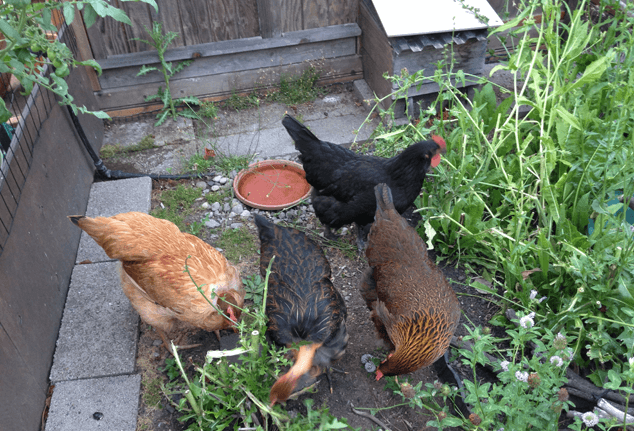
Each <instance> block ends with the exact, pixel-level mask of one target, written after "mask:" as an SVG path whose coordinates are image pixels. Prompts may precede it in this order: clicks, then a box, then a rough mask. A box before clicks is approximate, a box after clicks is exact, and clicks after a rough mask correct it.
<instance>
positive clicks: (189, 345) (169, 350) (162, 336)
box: [154, 328, 220, 356]
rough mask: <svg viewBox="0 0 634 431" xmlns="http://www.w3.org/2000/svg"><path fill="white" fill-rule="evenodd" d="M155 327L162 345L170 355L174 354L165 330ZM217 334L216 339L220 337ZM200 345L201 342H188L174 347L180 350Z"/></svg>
mask: <svg viewBox="0 0 634 431" xmlns="http://www.w3.org/2000/svg"><path fill="white" fill-rule="evenodd" d="M154 329H156V332H158V334H159V336H160V337H161V339H162V340H163V346H165V348H166V349H167V351H168V352H170V353H171V354H172V356H176V355H175V354H174V352H173V351H172V347H171V346H172V343H171V342H170V339H169V338H167V335H165V332H163V331H162V330H160V329H158V328H154ZM216 335H218V339H220V335H219V334H216ZM199 346H202V344H188V345H186V346H179V345H176V347H178V348H179V349H180V350H184V349H193V348H194V347H199Z"/></svg>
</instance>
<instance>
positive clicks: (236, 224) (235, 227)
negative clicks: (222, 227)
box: [231, 223, 242, 229]
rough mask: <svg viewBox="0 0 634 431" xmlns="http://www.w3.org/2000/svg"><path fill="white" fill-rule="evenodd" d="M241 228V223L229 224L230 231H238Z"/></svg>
mask: <svg viewBox="0 0 634 431" xmlns="http://www.w3.org/2000/svg"><path fill="white" fill-rule="evenodd" d="M241 227H242V223H231V229H240V228H241Z"/></svg>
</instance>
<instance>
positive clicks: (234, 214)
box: [227, 211, 237, 218]
mask: <svg viewBox="0 0 634 431" xmlns="http://www.w3.org/2000/svg"><path fill="white" fill-rule="evenodd" d="M236 215H237V214H236V213H234V212H233V211H231V212H230V213H229V215H228V216H227V217H229V218H234V217H235V216H236Z"/></svg>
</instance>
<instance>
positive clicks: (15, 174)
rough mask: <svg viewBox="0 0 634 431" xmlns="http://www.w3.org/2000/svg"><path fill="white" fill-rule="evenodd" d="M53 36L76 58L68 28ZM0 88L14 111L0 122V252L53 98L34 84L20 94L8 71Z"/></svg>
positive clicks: (6, 102) (72, 34) (63, 27)
mask: <svg viewBox="0 0 634 431" xmlns="http://www.w3.org/2000/svg"><path fill="white" fill-rule="evenodd" d="M57 37H58V40H59V41H61V42H63V43H65V44H66V45H67V46H68V47H69V48H70V49H71V51H72V52H73V54H74V55H75V57H77V53H78V50H77V42H76V39H75V34H74V32H73V30H72V28H71V27H69V26H68V25H66V23H64V22H61V24H60V26H59V31H58V35H57ZM48 69H49V68H48V67H47V68H46V69H45V71H44V72H43V73H45V74H48V73H50V71H49V70H48ZM0 89H1V90H2V91H3V92H4V95H3V99H4V102H5V104H6V106H7V107H8V108H9V110H10V111H11V112H12V113H13V114H14V115H13V117H11V119H10V120H9V121H7V122H6V123H4V124H2V125H0V255H1V254H2V252H3V251H4V247H5V245H6V242H7V240H8V239H9V234H10V233H11V227H12V225H13V221H14V218H15V215H16V213H17V210H18V206H19V204H20V196H21V194H22V191H23V189H24V186H25V184H26V180H27V178H28V175H29V171H30V169H31V164H32V162H33V155H34V153H35V152H36V151H37V145H38V144H37V143H38V138H39V137H40V129H41V126H42V124H43V123H44V122H45V121H46V120H47V118H48V117H49V115H50V113H51V110H52V107H53V106H54V104H55V103H57V100H56V96H55V95H54V94H53V93H52V92H50V91H48V90H46V89H44V88H42V87H40V86H38V85H35V86H34V88H33V91H31V94H29V95H24V94H23V92H24V90H23V88H22V87H21V86H20V85H19V82H18V81H17V80H16V79H15V78H13V77H12V76H11V75H10V74H2V76H0ZM41 141H42V140H40V141H39V142H40V143H41Z"/></svg>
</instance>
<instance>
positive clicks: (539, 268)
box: [375, 0, 634, 429]
mask: <svg viewBox="0 0 634 431" xmlns="http://www.w3.org/2000/svg"><path fill="white" fill-rule="evenodd" d="M587 5H588V2H587V1H582V2H580V4H579V6H578V9H577V10H574V11H572V13H571V11H567V14H568V15H569V16H570V17H571V20H570V23H569V24H564V23H562V22H560V19H561V10H562V8H567V4H566V3H565V2H562V1H559V0H548V1H530V2H520V7H519V10H520V14H519V15H518V16H517V17H515V18H513V19H512V20H510V21H509V22H508V23H506V24H505V25H503V26H501V27H499V28H497V29H495V30H493V31H492V32H491V34H492V35H495V34H497V33H499V32H503V31H507V30H510V31H511V32H512V33H513V36H514V37H517V38H518V45H517V47H516V49H515V50H514V51H513V52H510V53H509V61H508V64H501V65H499V66H497V67H496V68H495V69H494V70H493V72H492V73H494V72H495V71H496V70H498V69H501V70H505V71H507V72H509V73H510V75H511V76H513V77H514V78H513V85H512V87H513V88H512V91H508V90H506V89H504V88H498V90H500V91H501V92H502V93H504V92H506V98H505V99H504V100H502V101H499V100H497V98H496V94H495V91H494V90H495V88H494V86H495V84H494V83H492V82H488V81H487V80H486V79H481V78H479V77H476V76H470V75H468V74H466V73H464V72H463V71H455V72H454V71H452V70H451V67H452V54H451V53H450V52H449V53H448V54H447V56H446V61H445V62H444V63H442V64H439V65H438V68H437V70H436V72H435V74H434V75H433V76H425V74H426V71H419V72H416V73H414V74H411V75H409V74H407V73H402V74H401V75H400V76H395V77H392V78H391V79H392V80H393V82H394V85H395V87H397V88H399V91H398V93H397V94H396V95H395V96H396V97H397V98H398V97H404V96H405V95H406V94H407V91H408V89H409V88H411V87H418V86H420V85H422V84H424V83H435V84H437V85H438V86H439V88H440V90H441V91H440V93H439V95H438V98H437V99H436V101H435V102H434V103H433V104H432V106H431V107H430V108H429V109H428V110H423V112H421V114H420V117H419V118H418V119H416V121H413V122H412V124H410V125H408V126H405V127H400V128H394V129H387V128H385V129H383V130H380V131H379V133H378V135H379V136H377V137H376V139H377V143H376V145H377V149H379V150H380V151H383V152H384V153H385V154H386V155H389V154H390V153H392V152H393V151H394V150H398V149H399V148H401V147H402V146H406V145H409V143H410V142H412V141H414V140H420V139H421V138H422V137H427V136H429V135H430V134H431V133H436V134H439V135H441V136H443V137H444V138H445V140H446V142H447V154H446V156H444V157H443V161H442V163H441V164H440V166H439V167H437V168H435V169H434V170H433V171H432V172H430V174H428V177H429V180H428V181H425V184H424V188H425V190H424V191H423V192H422V193H421V196H420V198H419V199H417V201H416V205H417V206H418V207H419V209H420V211H421V215H423V220H424V223H423V225H422V227H421V228H420V230H419V233H420V234H421V236H423V237H425V238H426V239H427V242H428V243H429V244H433V247H434V248H435V249H437V250H438V251H439V254H440V256H441V257H444V258H452V259H456V260H458V261H460V262H461V263H463V264H465V265H466V266H468V267H472V268H477V270H474V271H473V272H474V273H477V274H478V275H479V276H480V277H482V278H484V279H485V280H486V281H487V282H489V283H491V285H492V286H493V287H487V286H485V285H484V284H482V283H479V282H477V281H475V280H474V281H473V282H472V286H473V287H477V288H479V289H483V290H485V291H488V292H489V293H490V295H492V297H493V298H494V301H496V302H498V303H499V304H500V305H501V306H503V307H510V308H513V309H515V310H518V312H519V313H520V314H521V315H523V316H524V317H523V319H524V324H526V325H527V326H523V327H522V328H523V329H522V330H519V331H518V330H516V329H515V327H516V326H515V325H513V324H511V322H509V320H507V319H506V318H504V317H500V318H497V319H495V320H492V321H491V322H490V323H491V324H495V325H501V326H504V327H505V328H506V330H507V335H508V338H509V339H510V340H511V343H512V345H513V346H515V347H514V349H513V352H511V354H510V355H509V357H510V359H509V362H510V363H511V365H513V366H515V368H513V367H512V366H511V365H508V364H505V365H508V366H509V367H510V368H509V369H514V370H515V371H516V372H518V373H520V374H513V373H509V374H508V375H507V374H501V376H502V377H501V380H502V383H501V384H500V385H498V386H494V385H491V384H485V385H479V384H477V383H471V384H467V383H466V382H465V387H466V389H467V393H468V398H467V399H468V400H471V403H472V405H473V406H474V412H475V413H476V414H477V415H478V416H479V419H480V420H482V427H483V429H497V428H499V427H500V426H505V427H507V428H510V429H516V428H517V427H518V426H520V427H521V426H525V424H528V423H530V424H532V425H531V426H532V427H533V428H539V429H546V427H548V426H551V427H552V429H556V426H557V421H556V419H553V418H552V416H553V414H552V408H553V406H554V404H553V401H552V400H549V399H546V398H543V397H542V396H541V395H540V393H541V392H540V391H541V389H542V388H541V387H540V388H539V389H535V387H533V388H532V390H529V389H528V385H527V383H529V381H527V380H522V381H521V383H519V380H520V377H521V378H522V379H523V378H524V376H525V374H524V373H525V372H527V371H528V373H527V374H526V376H527V377H528V376H530V373H535V374H536V375H537V376H538V377H539V378H538V379H537V378H535V379H534V380H533V384H537V383H536V382H541V384H543V385H544V388H545V389H546V390H547V391H550V393H553V391H554V390H555V389H556V388H558V387H561V385H562V384H563V383H562V382H564V381H565V380H563V379H564V377H562V376H563V374H562V372H560V370H554V367H553V366H552V364H553V362H556V363H559V360H557V359H553V360H552V361H553V362H551V360H549V362H548V363H547V364H546V365H548V367H543V366H542V365H543V364H541V362H543V361H540V358H539V356H538V355H539V354H541V355H545V357H548V355H552V356H551V359H552V358H553V357H554V356H557V357H558V358H560V359H564V356H562V355H563V354H557V353H556V352H554V351H552V350H551V349H552V346H551V345H549V344H548V343H547V341H549V340H554V339H555V338H556V337H557V336H556V335H554V334H560V333H561V334H562V336H563V337H565V338H567V339H568V343H569V347H567V349H569V350H566V357H567V358H568V359H564V362H565V361H572V362H575V363H576V364H578V365H579V366H582V367H584V370H585V371H586V372H588V373H589V376H588V377H589V378H590V379H591V380H592V382H593V383H594V384H596V385H597V386H600V387H601V386H603V387H609V386H614V387H615V388H618V390H619V391H620V392H621V393H623V394H626V393H630V392H631V391H630V389H627V387H628V385H629V384H630V382H631V381H632V380H633V378H634V375H632V374H631V372H632V369H634V361H632V363H629V361H628V359H629V358H631V357H633V354H634V352H633V350H632V349H633V348H632V343H631V340H632V339H634V320H633V319H632V316H634V289H633V288H632V280H634V232H633V229H632V226H631V225H630V224H629V223H628V221H627V220H626V217H627V202H629V199H630V197H631V196H632V195H634V183H633V182H632V180H631V179H632V178H633V177H634V165H633V164H632V163H630V162H629V160H631V159H632V157H634V135H632V133H631V130H634V114H633V112H632V110H631V108H630V107H631V106H634V78H633V76H634V75H633V72H632V70H633V67H634V39H633V38H632V36H631V33H630V30H629V28H630V27H631V18H626V16H627V15H626V14H625V12H624V11H620V10H619V11H617V13H616V16H614V17H611V16H608V18H601V19H602V20H603V21H601V22H599V23H598V24H596V25H594V24H592V22H590V21H586V20H584V19H582V17H583V14H584V11H585V10H586V7H587ZM539 8H541V13H542V14H543V15H542V23H535V21H534V20H533V19H532V17H533V16H534V15H535V14H537V13H538V12H537V11H538V9H539ZM630 10H631V9H630ZM606 16H607V15H606ZM564 28H565V31H566V37H561V34H560V33H561V31H562V29H564ZM529 30H533V31H532V32H529ZM535 46H538V47H543V49H535V48H534V47H535ZM452 82H459V83H462V84H464V83H466V82H479V83H480V84H481V86H480V88H478V89H477V90H476V92H475V96H474V98H473V100H469V99H467V98H466V97H465V96H464V93H463V92H462V91H460V90H459V89H457V88H456V87H455V86H454V85H453V84H452ZM392 96H393V95H389V96H387V97H392ZM375 109H379V108H375ZM521 111H524V112H527V114H525V115H524V113H522V112H521ZM380 114H381V115H382V116H384V117H387V118H389V117H390V116H393V110H387V111H382V112H380ZM619 196H623V197H624V200H625V204H624V203H623V202H621V201H620V200H619ZM590 224H593V225H594V230H592V231H591V230H590V229H589V225H590ZM529 313H530V314H529ZM529 316H530V318H528V317H529ZM528 328H532V329H531V331H534V333H532V334H531V335H530V337H529V338H526V337H525V335H526V331H524V332H523V330H524V329H528ZM528 339H530V340H533V341H534V343H535V344H536V346H535V345H534V344H531V343H529V342H528V341H527V340H528ZM473 340H474V344H475V346H476V347H475V349H478V350H477V352H478V353H477V354H476V353H473V354H471V353H469V352H465V351H461V355H462V356H463V357H464V358H466V360H465V359H463V362H465V361H466V362H465V363H469V364H470V366H471V367H472V369H473V370H475V366H476V365H475V364H476V362H477V363H478V364H483V363H484V362H487V360H485V359H483V355H482V352H484V351H489V352H495V353H499V351H498V350H497V349H498V347H497V345H492V346H489V345H488V344H487V343H491V344H492V343H495V342H499V340H497V341H492V340H491V339H490V338H486V337H483V336H482V335H481V334H477V335H476V334H475V333H474V335H473ZM529 346H530V348H531V349H536V350H535V354H534V355H532V356H531V355H527V356H526V357H523V355H522V352H526V351H527V348H528V347H529ZM475 349H474V352H475V351H476V350H475ZM581 350H583V354H581ZM470 355H471V356H470ZM493 364H494V362H493V363H492V365H493ZM608 364H609V365H608ZM549 370H550V371H549ZM474 373H475V371H474ZM628 373H629V374H628ZM518 375H519V376H520V377H517V376H518ZM610 376H611V377H610ZM474 380H475V379H474ZM522 385H525V386H526V387H524V386H522ZM519 389H522V391H524V392H521V393H520V392H518V390H519ZM513 391H514V392H513ZM481 394H486V397H485V398H487V399H486V401H487V402H486V404H483V403H482V398H483V397H482V396H481ZM542 395H543V393H542ZM533 396H535V398H532V397H533ZM489 397H491V398H489ZM505 397H509V398H505ZM522 397H526V398H522ZM508 399H522V400H523V401H521V403H522V404H523V405H527V406H530V409H528V410H526V411H527V412H528V413H527V414H528V415H530V417H527V416H526V415H523V414H522V413H521V412H519V411H514V410H513V411H509V410H505V407H504V406H505V405H508ZM555 407H556V408H557V409H563V410H565V409H567V408H568V405H567V404H566V403H559V404H558V405H556V406H555ZM430 410H432V411H433V408H430ZM502 411H503V414H501V413H500V412H502ZM560 411H561V410H560ZM436 412H437V413H438V411H436ZM557 416H558V415H557ZM444 417H445V418H446V419H449V418H451V416H450V415H447V414H445V415H444ZM455 421H456V418H452V419H451V422H452V423H451V424H450V423H448V422H443V421H441V420H439V421H437V423H433V425H434V426H436V427H439V428H441V429H442V428H443V427H445V426H450V425H452V426H456V424H454V423H453V422H455ZM604 422H605V423H604ZM546 423H548V424H549V425H546ZM619 423H620V424H621V425H622V427H623V428H624V427H625V424H624V423H622V421H620V422H619ZM430 424H431V423H430ZM519 424H522V425H519ZM462 426H463V427H470V426H471V425H469V424H466V423H464V424H463V425H462ZM582 426H583V425H582V424H581V421H576V422H575V423H574V424H572V425H570V428H571V429H580V428H581V427H582ZM599 427H601V428H602V429H605V427H609V423H608V422H607V421H604V420H601V422H600V423H599ZM549 429H550V428H549Z"/></svg>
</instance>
